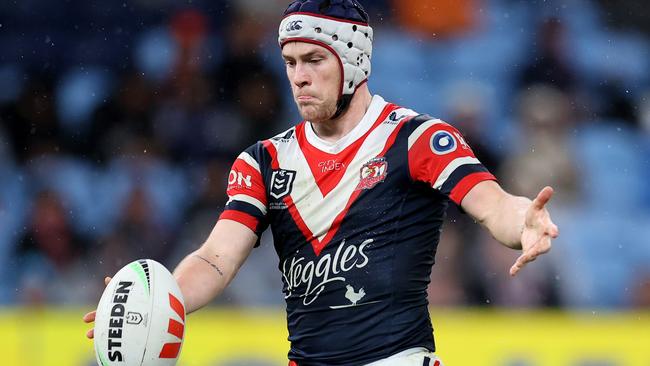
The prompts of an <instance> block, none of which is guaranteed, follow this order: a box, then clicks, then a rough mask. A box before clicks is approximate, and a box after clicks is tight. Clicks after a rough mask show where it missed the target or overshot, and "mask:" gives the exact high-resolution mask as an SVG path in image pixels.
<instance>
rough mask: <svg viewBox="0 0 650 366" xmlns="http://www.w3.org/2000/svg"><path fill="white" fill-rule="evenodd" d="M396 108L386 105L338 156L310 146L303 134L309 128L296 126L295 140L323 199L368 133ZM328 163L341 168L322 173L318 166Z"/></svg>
mask: <svg viewBox="0 0 650 366" xmlns="http://www.w3.org/2000/svg"><path fill="white" fill-rule="evenodd" d="M397 108H398V106H396V105H394V104H390V103H389V104H387V105H386V106H385V107H384V109H383V110H382V112H381V113H380V114H379V117H377V120H375V122H374V123H373V125H372V126H371V127H370V129H368V131H366V132H365V133H364V134H363V135H362V136H361V137H359V138H358V139H357V140H356V141H354V142H353V143H352V144H350V145H349V146H348V147H346V148H345V149H343V151H341V152H339V153H338V154H330V153H327V152H325V151H322V150H320V149H319V148H317V147H315V146H313V145H312V144H310V143H309V141H307V136H306V132H305V129H306V128H309V127H308V126H307V123H306V122H302V123H300V124H299V125H298V126H296V139H297V141H298V146H299V147H300V150H301V151H302V153H303V155H304V156H305V159H306V160H307V163H308V165H309V169H310V170H311V173H312V175H313V177H314V181H315V182H316V185H317V186H318V189H319V190H320V191H321V194H322V195H323V197H324V196H326V195H327V194H328V193H330V192H331V191H332V190H333V189H334V188H335V187H336V186H337V185H338V184H339V182H340V181H341V179H343V176H344V175H345V172H346V171H347V167H348V166H349V165H350V162H352V160H353V159H354V157H355V156H356V155H357V152H358V151H359V149H360V148H361V145H363V142H364V141H365V140H366V138H367V137H368V135H370V133H371V132H372V131H374V130H375V129H376V128H377V127H378V126H379V125H380V124H381V123H382V122H383V121H384V120H385V119H386V117H387V116H388V114H390V113H391V112H392V111H394V110H396V109H397ZM328 162H333V164H342V165H343V166H342V167H341V168H340V169H339V170H336V169H335V170H330V171H325V172H323V171H322V167H320V166H319V164H321V163H328Z"/></svg>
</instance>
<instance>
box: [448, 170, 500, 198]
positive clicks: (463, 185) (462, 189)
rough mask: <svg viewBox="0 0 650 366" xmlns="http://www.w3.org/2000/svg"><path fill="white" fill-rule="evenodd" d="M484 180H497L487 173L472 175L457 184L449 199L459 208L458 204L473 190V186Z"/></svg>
mask: <svg viewBox="0 0 650 366" xmlns="http://www.w3.org/2000/svg"><path fill="white" fill-rule="evenodd" d="M484 180H497V179H496V178H495V177H494V175H492V174H491V173H487V172H479V173H472V174H470V175H468V176H466V177H464V178H463V179H461V180H460V182H458V184H456V186H455V187H454V188H453V189H452V190H451V193H450V194H449V197H450V198H451V199H452V201H454V202H456V204H457V205H459V206H460V203H461V202H462V201H463V198H465V196H466V195H467V193H468V192H469V191H470V190H472V188H474V186H475V185H477V184H479V183H480V182H482V181H484Z"/></svg>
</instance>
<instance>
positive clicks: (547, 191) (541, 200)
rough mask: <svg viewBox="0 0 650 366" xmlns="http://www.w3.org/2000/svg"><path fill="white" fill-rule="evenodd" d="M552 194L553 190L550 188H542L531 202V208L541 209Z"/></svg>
mask: <svg viewBox="0 0 650 366" xmlns="http://www.w3.org/2000/svg"><path fill="white" fill-rule="evenodd" d="M553 192H554V191H553V188H551V187H550V186H546V187H544V188H542V190H541V191H540V192H539V193H538V194H537V197H535V199H534V200H533V207H534V208H536V209H538V210H541V209H543V208H544V206H546V204H547V203H548V201H550V200H551V197H553Z"/></svg>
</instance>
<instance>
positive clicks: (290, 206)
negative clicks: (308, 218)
mask: <svg viewBox="0 0 650 366" xmlns="http://www.w3.org/2000/svg"><path fill="white" fill-rule="evenodd" d="M262 145H263V146H264V148H266V150H267V151H268V153H269V155H270V156H271V169H274V170H277V169H280V163H279V162H278V151H277V150H276V149H275V145H273V143H272V142H271V141H270V140H264V141H263V142H262ZM282 200H283V201H284V204H285V205H287V210H289V214H290V215H291V217H292V218H293V221H294V222H295V223H296V225H297V226H298V229H300V231H301V232H302V235H304V236H305V239H306V240H307V241H308V242H312V241H313V240H316V238H315V237H314V234H312V232H311V230H309V228H308V227H307V224H305V220H303V219H302V217H301V216H300V212H298V209H297V208H296V205H295V204H294V203H293V199H292V198H291V194H288V195H286V196H284V198H283V199H282Z"/></svg>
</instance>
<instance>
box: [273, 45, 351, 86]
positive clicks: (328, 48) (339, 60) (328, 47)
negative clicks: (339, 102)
mask: <svg viewBox="0 0 650 366" xmlns="http://www.w3.org/2000/svg"><path fill="white" fill-rule="evenodd" d="M289 42H305V43H311V44H315V45H317V46H321V47H324V48H325V49H327V50H328V51H330V52H331V53H332V54H333V55H334V58H336V61H337V62H338V63H339V73H340V76H341V82H340V87H339V98H341V96H342V95H343V83H344V82H345V74H344V73H343V61H342V60H341V56H339V54H338V53H337V52H336V50H334V49H333V48H332V47H331V46H329V45H328V44H327V43H325V42H321V41H316V40H313V39H309V38H303V37H294V38H287V39H285V40H284V41H282V43H281V44H280V48H281V49H282V48H284V45H286V44H287V43H289ZM359 85H361V84H359ZM355 91H356V89H355Z"/></svg>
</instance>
